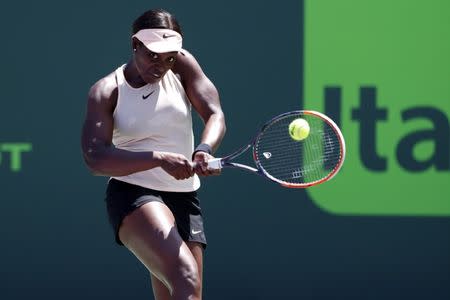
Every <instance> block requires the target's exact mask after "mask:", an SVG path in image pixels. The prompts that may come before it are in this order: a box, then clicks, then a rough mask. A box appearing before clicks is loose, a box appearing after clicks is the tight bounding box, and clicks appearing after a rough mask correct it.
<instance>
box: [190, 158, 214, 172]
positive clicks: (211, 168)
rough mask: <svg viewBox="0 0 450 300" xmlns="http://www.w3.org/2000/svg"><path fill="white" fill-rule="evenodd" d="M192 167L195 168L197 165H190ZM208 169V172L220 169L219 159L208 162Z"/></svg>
mask: <svg viewBox="0 0 450 300" xmlns="http://www.w3.org/2000/svg"><path fill="white" fill-rule="evenodd" d="M191 165H192V167H193V168H195V167H197V163H196V162H194V163H191ZM208 169H210V170H220V169H222V162H221V159H220V158H213V159H210V160H208Z"/></svg>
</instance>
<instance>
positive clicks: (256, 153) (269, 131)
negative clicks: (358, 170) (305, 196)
mask: <svg viewBox="0 0 450 300" xmlns="http://www.w3.org/2000/svg"><path fill="white" fill-rule="evenodd" d="M299 118H301V119H304V120H306V121H307V122H308V124H309V128H310V132H309V135H308V136H307V137H306V138H305V139H303V140H300V141H297V140H294V139H293V138H292V137H291V135H290V133H289V124H291V122H292V121H294V120H296V119H299ZM250 148H252V151H253V160H254V162H255V166H256V168H255V167H251V166H247V165H244V164H240V163H236V162H234V160H235V159H236V158H237V157H238V156H240V155H242V154H243V153H244V152H246V151H247V150H248V149H250ZM344 159H345V141H344V136H343V135H342V133H341V131H340V129H339V128H338V126H337V125H336V124H335V123H334V122H333V121H332V120H331V119H330V118H329V117H327V116H326V115H324V114H322V113H319V112H316V111H310V110H300V111H291V112H287V113H283V114H281V115H278V116H276V117H274V118H273V119H271V120H270V121H268V122H267V123H266V124H264V125H263V126H262V127H261V129H260V131H259V132H258V133H257V134H256V136H255V137H254V138H253V140H251V142H250V143H248V144H247V145H245V146H243V147H241V148H240V149H238V150H237V151H235V152H234V153H232V154H230V155H228V156H225V157H222V158H215V159H211V160H209V161H208V168H209V169H222V168H238V169H243V170H246V171H249V172H251V173H253V174H258V175H261V176H263V177H266V178H268V179H270V180H272V181H274V182H277V183H279V184H281V185H282V186H284V187H287V188H306V187H310V186H314V185H318V184H320V183H323V182H326V181H328V180H330V179H331V178H333V177H334V176H335V175H336V174H337V173H338V171H339V169H340V168H341V167H342V164H343V163H344Z"/></svg>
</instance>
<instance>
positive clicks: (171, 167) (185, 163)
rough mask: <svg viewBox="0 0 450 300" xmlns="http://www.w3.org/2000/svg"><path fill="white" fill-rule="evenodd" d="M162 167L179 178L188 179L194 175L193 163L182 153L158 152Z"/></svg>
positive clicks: (157, 155)
mask: <svg viewBox="0 0 450 300" xmlns="http://www.w3.org/2000/svg"><path fill="white" fill-rule="evenodd" d="M155 155H156V157H157V158H158V159H159V160H160V164H161V165H160V167H161V168H162V169H163V170H164V171H166V172H167V173H168V174H169V175H171V176H173V177H174V178H175V179H177V180H181V179H186V178H189V177H192V176H193V175H194V169H193V167H192V163H191V162H190V161H189V160H188V159H187V158H186V157H185V156H184V155H181V154H177V153H171V152H157V153H155Z"/></svg>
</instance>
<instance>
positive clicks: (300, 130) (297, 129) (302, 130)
mask: <svg viewBox="0 0 450 300" xmlns="http://www.w3.org/2000/svg"><path fill="white" fill-rule="evenodd" d="M289 135H290V136H291V138H293V139H294V140H296V141H301V140H304V139H306V138H307V137H308V135H309V124H308V122H307V121H306V120H305V119H302V118H298V119H295V120H294V121H292V122H291V124H289Z"/></svg>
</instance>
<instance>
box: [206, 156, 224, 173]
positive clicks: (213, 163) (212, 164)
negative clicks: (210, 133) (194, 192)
mask: <svg viewBox="0 0 450 300" xmlns="http://www.w3.org/2000/svg"><path fill="white" fill-rule="evenodd" d="M208 169H210V170H220V169H222V161H221V159H220V158H213V159H210V160H208Z"/></svg>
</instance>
